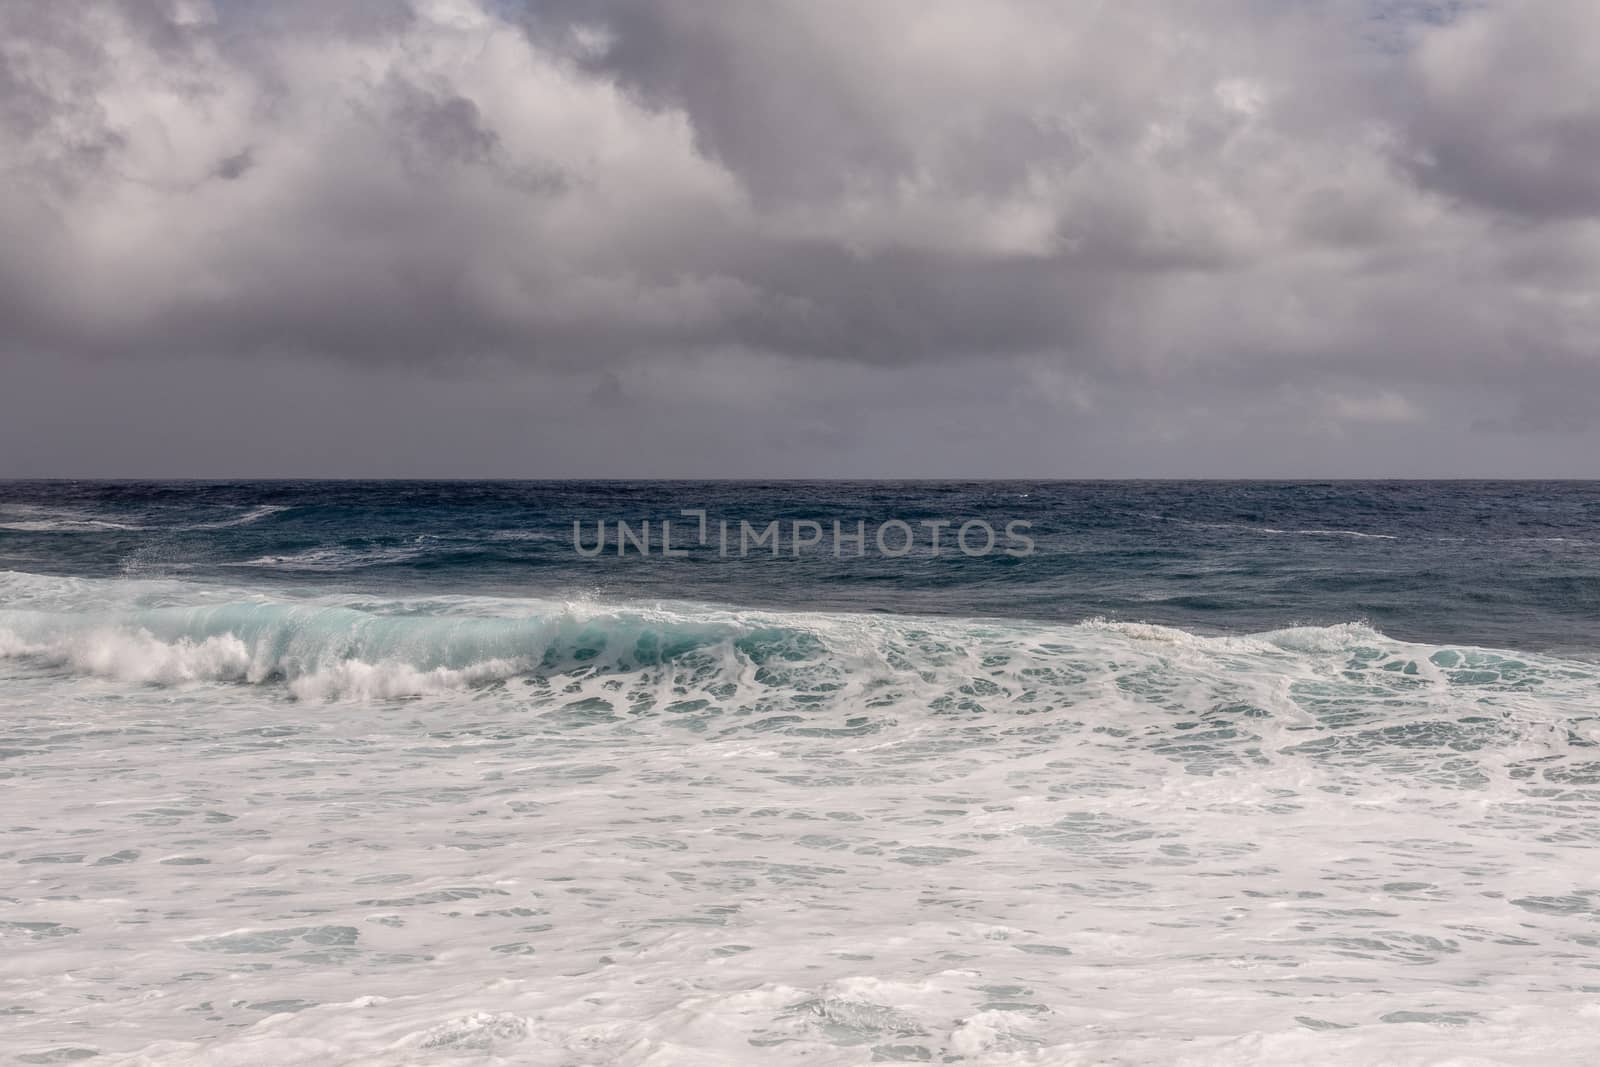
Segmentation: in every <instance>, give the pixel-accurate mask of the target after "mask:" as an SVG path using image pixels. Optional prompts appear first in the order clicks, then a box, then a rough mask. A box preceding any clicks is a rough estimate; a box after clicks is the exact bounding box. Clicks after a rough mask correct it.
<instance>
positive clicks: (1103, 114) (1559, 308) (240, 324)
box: [0, 0, 1600, 476]
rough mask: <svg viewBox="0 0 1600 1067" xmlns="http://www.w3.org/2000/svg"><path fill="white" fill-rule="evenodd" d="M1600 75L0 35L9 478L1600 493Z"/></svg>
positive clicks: (970, 9) (1296, 6)
mask: <svg viewBox="0 0 1600 1067" xmlns="http://www.w3.org/2000/svg"><path fill="white" fill-rule="evenodd" d="M1596 39H1600V8H1596V7H1595V6H1594V5H1593V4H1592V3H1588V2H1584V0H1519V2H1517V3H1514V4H1513V3H1510V2H1509V0H1482V2H1477V3H1448V4H1447V3H1437V4H1427V3H1418V2H1408V3H1399V2H1382V0H1322V2H1317V3H1293V4H1287V3H1282V2H1277V0H1218V2H1215V3H1208V4H1180V3H1176V2H1170V0H1168V2H1157V0H1122V2H1119V3H1101V2H1088V0H1085V2H1082V3H1068V4H1063V3H1044V2H1034V0H986V2H983V3H976V2H975V3H971V4H965V3H961V4H937V5H928V4H925V3H920V2H911V0H882V2H878V3H872V4H860V3H846V2H843V0H796V2H794V3H774V4H761V5H752V4H733V3H729V4H707V3H703V2H699V0H649V2H620V0H585V2H581V3H580V2H578V0H548V2H531V0H530V2H514V0H414V2H412V3H409V4H401V3H376V2H368V0H323V2H311V0H277V2H272V3H261V4H255V3H244V2H240V0H84V2H82V3H75V4H71V5H67V4H55V3H38V2H33V0H0V173H3V174H4V176H5V180H4V182H3V183H0V368H3V371H0V373H3V374H4V377H5V379H8V380H9V386H10V387H9V388H7V389H5V390H4V391H3V392H4V395H3V396H0V474H6V473H12V474H34V473H67V474H77V473H115V474H132V473H152V474H182V473H195V474H227V473H238V474H273V473H293V474H318V473H326V474H360V473H371V474H422V475H428V474H445V473H449V474H475V473H481V474H486V475H487V474H496V475H501V474H530V475H558V474H574V475H586V474H629V473H638V474H675V475H696V474H704V475H718V474H729V475H760V474H817V475H826V474H839V475H856V474H869V475H872V474H875V475H894V474H905V475H937V474H942V473H949V474H963V475H965V474H1008V473H1015V474H1018V475H1026V476H1042V475H1052V474H1060V475H1076V474H1107V475H1119V476H1120V475H1131V474H1141V473H1147V474H1307V475H1312V474H1314V475H1319V476H1320V475H1332V474H1352V475H1356V474H1360V475H1381V474H1386V473H1392V474H1396V475H1406V474H1474V473H1483V474H1590V475H1595V474H1600V460H1596V459H1594V458H1592V457H1594V456H1596V455H1600V453H1597V452H1596V451H1595V450H1594V448H1593V444H1594V441H1593V439H1592V438H1591V436H1590V435H1591V433H1592V432H1593V431H1594V430H1595V429H1596V427H1595V419H1594V414H1595V412H1596V411H1597V410H1600V405H1597V404H1596V403H1595V401H1596V400H1597V399H1600V354H1597V351H1596V348H1597V345H1596V340H1595V339H1596V338H1597V337H1600V297H1597V296H1596V294H1597V292H1600V284H1597V283H1600V225H1597V219H1600V177H1597V175H1600V75H1597V74H1596V73H1595V64H1593V63H1592V62H1591V57H1589V56H1588V55H1587V53H1588V51H1589V50H1590V49H1589V46H1588V42H1592V41H1594V40H1596ZM263 404H266V409H267V410H270V411H271V413H272V416H273V419H276V420H277V422H274V421H273V419H268V418H266V417H261V416H258V415H256V414H254V413H256V412H259V411H260V410H261V409H262V405H263ZM141 413H142V414H141ZM151 421H154V422H156V423H159V424H160V425H161V426H162V427H163V432H162V433H161V434H159V435H158V434H154V433H151V432H150V429H149V427H150V425H151ZM284 423H290V424H293V425H294V426H295V428H296V439H295V441H293V442H285V441H284V440H282V439H281V434H277V433H275V431H274V426H275V425H278V426H281V425H283V424H284ZM419 424H425V425H428V426H430V427H432V429H431V431H430V433H429V434H428V438H429V442H428V443H429V450H426V451H425V450H423V449H422V448H421V446H419V445H416V444H414V443H413V441H412V437H413V430H414V428H415V427H416V426H418V425H419ZM730 439H739V440H742V441H745V442H747V443H746V445H745V446H743V447H741V448H740V449H737V450H730V449H729V448H728V447H727V442H728V441H729V440H730Z"/></svg>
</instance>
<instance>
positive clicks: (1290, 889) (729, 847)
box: [0, 575, 1600, 1067]
mask: <svg viewBox="0 0 1600 1067" xmlns="http://www.w3.org/2000/svg"><path fill="white" fill-rule="evenodd" d="M1597 670H1600V669H1597V668H1596V667H1594V666H1593V665H1591V664H1584V663H1578V662H1573V661H1568V660H1561V659H1556V658H1551V657H1542V656H1534V655H1519V654H1512V653H1509V652H1502V651H1494V650H1484V649H1468V648H1442V647H1434V646H1425V645H1418V644H1408V643H1404V642H1399V641H1395V640H1393V639H1391V638H1389V637H1387V636H1385V635H1384V634H1382V633H1381V632H1379V631H1377V630H1375V629H1373V628H1371V627H1370V626H1366V625H1363V624H1348V625H1345V626H1337V627H1319V628H1299V629H1290V630H1279V631H1275V632H1270V633H1262V634H1253V635H1234V636H1219V637H1211V636H1202V635H1196V634H1190V633H1186V632H1185V631H1182V630H1176V629H1172V628H1168V627H1158V626H1146V625H1139V624H1129V623H1116V622H1104V621H1100V622H1093V623H1087V624H1083V625H1078V626H1048V625H1029V624H1012V623H1002V622H994V621H983V622H972V621H960V620H941V619H915V618H896V617H889V616H863V615H837V614H834V615H823V614H799V613H771V612H744V611H729V610H717V609H710V608H703V607H694V606H690V605H652V606H642V605H631V606H630V605H609V606H608V605H603V604H593V603H572V604H568V603H560V602H548V601H526V600H513V599H494V598H449V597H440V598H418V597H413V598H406V599H403V600H394V601H385V600H383V599H382V598H376V597H368V598H358V597H351V596H319V597H305V598H301V599H286V598H283V597H281V596H276V597H275V596H266V595H263V594H260V593H254V592H251V591H250V590H247V589H232V590H225V589H217V588H209V587H207V588H202V587H199V586H195V587H189V586H185V585H184V584H183V583H176V582H155V581H151V582H125V583H114V582H103V583H102V582H94V581H87V580H77V581H73V580H65V579H45V578H38V577H34V576H14V575H12V576H7V575H0V775H3V776H4V782H3V787H4V789H5V795H6V811H7V815H6V817H5V819H4V824H5V826H6V843H5V849H4V855H3V856H0V940H3V942H4V950H3V952H0V1012H4V1013H6V1014H5V1015H4V1019H5V1024H4V1025H5V1027H6V1035H7V1036H6V1038H5V1043H6V1045H7V1049H8V1051H14V1052H15V1053H17V1054H19V1055H26V1056H32V1057H43V1058H47V1059H48V1058H53V1059H55V1060H58V1061H65V1060H67V1059H70V1058H72V1057H78V1056H85V1055H87V1054H88V1053H90V1052H94V1053H97V1054H98V1059H97V1060H96V1061H95V1062H105V1063H113V1064H133V1063H138V1064H151V1065H154V1064H160V1065H163V1067H167V1065H173V1064H179V1065H181V1064H213V1063H260V1064H267V1063H271V1064H275V1065H276V1064H307V1065H310V1064H326V1063H334V1064H356V1063H361V1064H392V1063H412V1062H415V1063H506V1064H511V1063H519V1064H520V1063H535V1064H539V1063H551V1064H557V1063H575V1064H612V1063H616V1064H634V1065H647V1064H648V1065H651V1067H659V1065H684V1067H688V1065H695V1067H699V1065H706V1064H712V1065H716V1064H727V1065H733V1064H748V1063H752V1062H763V1063H767V1062H771V1063H807V1064H837V1065H843V1064H852V1065H853V1064H860V1063H865V1062H871V1061H874V1060H876V1061H877V1062H891V1063H892V1062H899V1063H907V1062H936V1063H938V1062H949V1063H957V1062H960V1063H978V1064H1035V1065H1038V1064H1072V1063H1082V1064H1090V1063H1118V1062H1120V1063H1129V1064H1143V1063H1171V1062H1181V1063H1191V1064H1241V1063H1242V1064H1277V1063H1287V1062H1315V1063H1336V1064H1351V1065H1355V1064H1367V1063H1375V1062H1383V1063H1395V1064H1419V1065H1420V1064H1436V1063H1462V1064H1466V1063H1509V1064H1515V1063H1527V1064H1530V1065H1531V1064H1536V1063H1537V1064H1541V1065H1542V1064H1551V1063H1555V1064H1580V1063H1587V1062H1588V1061H1589V1060H1590V1059H1591V1056H1590V1053H1591V1052H1592V1049H1593V1047H1594V1037H1593V1035H1594V1033H1595V1032H1596V1027H1597V1026H1600V1011H1597V1009H1596V1008H1595V1006H1594V1004H1593V1000H1594V997H1593V992H1592V990H1593V987H1594V986H1595V984H1596V983H1595V980H1594V977H1593V974H1594V972H1593V969H1592V965H1593V951H1592V950H1593V947H1594V943H1595V932H1594V931H1595V923H1596V921H1597V917H1600V887H1597V886H1596V885H1595V883H1594V878H1593V873H1592V872H1593V871H1594V869H1595V859H1596V856H1597V852H1596V849H1597V848H1600V830H1597V829H1596V827H1597V826H1600V818H1597V816H1600V769H1597V768H1600V757H1597V756H1596V753H1597V752H1600V748H1597V747H1596V741H1597V738H1600V718H1597V715H1596V710H1597V708H1600V678H1597ZM296 698H297V699H298V702H296ZM395 698H408V699H406V700H405V701H404V702H396V699H395ZM329 701H331V702H332V703H327V702H329Z"/></svg>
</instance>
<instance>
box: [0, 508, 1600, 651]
mask: <svg viewBox="0 0 1600 1067" xmlns="http://www.w3.org/2000/svg"><path fill="white" fill-rule="evenodd" d="M685 509H703V510H705V511H706V513H707V519H708V537H707V543H706V544H705V545H701V544H699V543H698V528H697V520H696V519H694V518H685V517H682V516H681V515H680V514H679V513H680V512H681V511H682V510H685ZM617 520H623V521H626V522H628V523H629V524H630V529H631V530H633V531H634V532H635V534H636V535H637V534H639V533H641V532H642V529H643V524H644V523H645V522H646V521H648V522H649V523H650V526H651V537H650V541H649V548H650V553H649V554H648V555H642V554H641V553H640V551H639V550H638V548H637V547H636V542H630V543H629V544H628V545H627V546H626V550H625V554H623V555H621V556H620V557H619V555H618V554H617V551H616V526H615V524H616V522H617ZM663 520H671V521H672V522H673V532H672V539H673V542H672V543H673V546H674V548H675V549H678V548H687V550H688V551H687V554H686V555H684V556H681V557H674V558H663V556H662V555H661V550H660V543H661V523H662V521H663ZM719 520H720V521H726V522H728V523H729V528H730V534H729V548H728V550H727V552H726V554H724V553H723V552H722V551H721V550H720V548H719V543H718V542H719V537H718V523H719ZM806 520H811V521H815V522H817V523H818V524H819V526H820V527H821V529H822V538H821V541H820V543H818V544H817V545H814V546H802V548H801V549H800V551H799V552H798V554H796V552H795V550H794V548H793V545H792V536H791V534H792V532H793V530H794V527H793V525H792V524H793V523H796V522H801V523H803V522H805V521H806ZM892 520H899V521H902V522H904V523H906V524H907V526H908V527H910V528H911V532H912V533H913V535H914V541H913V546H912V551H911V552H910V553H909V554H907V555H904V556H889V555H886V554H885V553H884V552H883V551H881V550H880V549H879V547H878V545H877V544H876V543H875V540H876V539H875V537H874V533H875V531H876V529H877V527H878V526H879V525H880V524H882V523H885V522H890V521H892ZM975 520H976V521H983V522H986V523H988V524H989V525H990V526H991V527H992V528H994V529H995V531H996V534H997V543H996V546H995V548H994V549H993V550H992V551H990V552H988V553H987V554H982V555H968V554H966V553H964V552H962V551H960V550H959V548H958V547H957V546H956V544H955V540H954V538H955V533H956V527H957V526H959V525H960V524H961V523H963V522H968V521H975ZM741 521H746V522H749V523H750V524H751V526H752V529H753V530H756V531H760V530H762V529H764V528H765V526H766V524H768V523H770V522H772V521H778V522H779V523H780V529H779V536H780V538H781V542H780V546H779V553H778V555H777V557H776V558H774V556H773V554H772V552H771V550H770V548H769V547H768V546H767V545H760V546H756V547H752V548H748V549H747V551H746V552H745V553H744V554H743V557H742V558H741V552H740V542H739V529H740V528H739V523H740V522H741ZM835 521H837V522H839V523H840V526H841V530H842V531H843V532H844V533H845V534H851V533H854V532H855V530H856V528H857V527H856V523H857V522H861V523H864V524H865V529H866V531H867V542H866V546H865V552H864V554H863V555H861V556H857V555H856V554H855V553H856V552H857V548H856V545H855V543H854V542H853V541H850V540H843V541H842V542H841V543H840V545H839V546H838V548H839V551H838V552H837V554H836V551H835V545H834V543H833V538H832V524H833V523H834V522H835ZM940 521H948V522H950V523H951V524H952V525H951V526H950V527H947V528H944V529H943V530H942V531H941V545H940V551H939V552H938V553H937V554H935V553H934V552H933V551H932V546H931V533H930V531H929V529H928V528H927V527H925V526H923V525H922V524H923V523H925V522H940ZM602 522H603V523H605V524H606V528H607V539H608V545H607V548H606V549H605V551H603V552H602V553H601V554H600V555H599V556H597V557H595V558H587V557H585V556H584V555H582V554H580V553H579V551H577V549H576V546H575V542H574V523H577V524H578V526H579V540H578V544H581V545H582V546H583V547H585V548H586V549H592V548H593V547H594V545H595V544H596V533H595V531H596V529H597V524H599V523H602ZM1008 523H1022V524H1026V526H1025V527H1017V529H1019V530H1022V529H1025V531H1026V534H1027V536H1028V537H1030V538H1031V540H1032V542H1033V545H1034V549H1033V552H1032V554H1030V555H1027V556H1016V555H1008V554H1006V553H1005V551H1004V549H1005V548H1006V547H1008V546H1011V547H1017V546H1018V545H1019V544H1020V542H1017V541H1010V540H1008V539H1007V538H1006V536H1005V528H1006V526H1007V524H1008ZM885 536H886V544H887V545H888V546H889V547H890V548H891V549H893V550H898V549H899V546H900V544H901V543H902V541H903V531H901V530H899V529H898V528H896V529H895V530H893V531H890V532H888V533H886V535H885ZM983 545H984V536H983V534H982V531H981V529H978V528H974V530H973V531H971V536H970V537H969V539H968V541H967V547H968V548H969V549H978V548H982V547H983ZM0 569H3V570H11V571H22V572H32V573H38V574H48V575H57V576H60V575H70V576H86V577H100V578H105V577H119V576H128V577H139V578H174V579H180V580H183V581H187V582H197V583H218V584H225V585H240V584H243V585H248V586H250V587H277V586H282V587H284V588H285V589H293V590H306V589H316V590H328V591H366V592H373V593H383V594H386V595H391V594H392V595H401V594H405V593H410V592H415V593H429V594H435V593H482V594H492V595H498V596H538V597H582V598H594V599H599V600H604V601H615V602H634V601H641V600H645V601H649V600H660V599H668V600H675V601H696V602H705V603H711V604H720V605H732V606H745V607H760V608H769V609H778V610H828V611H850V612H888V613H903V614H931V615H946V616H975V617H1005V618H1019V619H1039V620H1054V621H1076V620H1081V619H1086V618H1093V617H1104V618H1107V619H1111V620H1121V621H1144V622H1155V623H1161V624H1166V625H1171V626H1177V627H1181V628H1183V629H1186V630H1190V631H1192V632H1197V633H1219V632H1256V631H1262V630H1269V629H1275V628H1281V627H1286V626H1293V625H1328V624H1335V623H1342V622H1352V621H1363V622H1366V623H1368V624H1370V625H1371V626H1373V627H1374V628H1376V629H1378V630H1381V631H1383V632H1385V633H1387V634H1389V635H1391V636H1393V637H1396V638H1400V639H1405V640H1415V641H1431V642H1454V643H1464V644H1478V645H1486V646H1494V647H1504V648H1514V649H1529V650H1544V651H1558V652H1562V653H1567V654H1573V655H1579V656H1583V657H1586V658H1587V657H1590V656H1592V655H1593V654H1594V653H1595V652H1596V651H1597V650H1600V483H1573V482H1540V483H1535V482H1388V483H1382V482H1359V483H1354V482H1351V483H1341V482H1319V483H1262V482H1250V483H1229V482H1050V483H1032V482H941V483H929V482H917V483H884V482H870V483H852V482H784V483H777V484H752V483H728V482H670V483H663V482H603V483H593V482H582V483H580V482H530V483H506V482H310V481H297V482H251V483H202V482H11V483H0Z"/></svg>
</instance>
